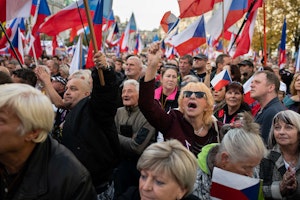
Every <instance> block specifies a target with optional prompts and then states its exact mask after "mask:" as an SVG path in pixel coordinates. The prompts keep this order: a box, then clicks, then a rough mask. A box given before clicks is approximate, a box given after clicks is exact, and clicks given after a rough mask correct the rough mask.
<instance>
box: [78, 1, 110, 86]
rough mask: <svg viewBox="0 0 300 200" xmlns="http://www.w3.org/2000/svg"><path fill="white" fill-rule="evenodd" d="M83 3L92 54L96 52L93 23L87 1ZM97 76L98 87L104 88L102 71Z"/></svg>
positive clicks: (99, 70)
mask: <svg viewBox="0 0 300 200" xmlns="http://www.w3.org/2000/svg"><path fill="white" fill-rule="evenodd" d="M102 1H103V0H102ZM83 2H84V8H85V13H86V16H87V20H88V24H89V27H90V32H91V40H92V44H93V47H94V52H98V47H97V42H96V36H95V31H94V26H93V23H92V18H91V14H90V8H89V4H88V0H84V1H83ZM98 75H99V79H100V85H102V86H104V85H105V81H104V76H103V71H102V69H100V68H99V69H98Z"/></svg>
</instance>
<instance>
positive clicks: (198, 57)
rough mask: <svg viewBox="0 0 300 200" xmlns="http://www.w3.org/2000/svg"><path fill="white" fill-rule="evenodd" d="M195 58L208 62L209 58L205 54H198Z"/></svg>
mask: <svg viewBox="0 0 300 200" xmlns="http://www.w3.org/2000/svg"><path fill="white" fill-rule="evenodd" d="M194 58H196V59H201V60H208V57H207V56H206V55H205V54H203V53H199V54H197V55H196V56H194Z"/></svg>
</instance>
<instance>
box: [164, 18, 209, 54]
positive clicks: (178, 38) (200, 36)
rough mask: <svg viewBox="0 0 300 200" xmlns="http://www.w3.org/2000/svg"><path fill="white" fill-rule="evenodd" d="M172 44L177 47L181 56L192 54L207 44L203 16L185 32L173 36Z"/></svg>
mask: <svg viewBox="0 0 300 200" xmlns="http://www.w3.org/2000/svg"><path fill="white" fill-rule="evenodd" d="M170 43H171V44H172V45H173V46H174V47H175V49H176V51H177V52H178V54H179V55H180V56H182V55H184V54H187V53H190V52H192V51H193V50H194V49H196V48H197V47H199V46H200V45H202V44H204V43H206V33H205V27H204V18H203V16H202V17H199V18H198V19H197V20H196V21H195V22H194V23H192V24H191V25H190V26H189V27H187V28H186V29H185V30H184V31H182V32H181V33H178V34H177V35H175V36H173V37H172V39H171V40H170Z"/></svg>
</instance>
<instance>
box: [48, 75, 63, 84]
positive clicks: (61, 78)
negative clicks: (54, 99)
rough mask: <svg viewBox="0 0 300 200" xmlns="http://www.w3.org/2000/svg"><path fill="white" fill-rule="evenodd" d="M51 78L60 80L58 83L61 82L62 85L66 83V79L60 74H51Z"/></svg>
mask: <svg viewBox="0 0 300 200" xmlns="http://www.w3.org/2000/svg"><path fill="white" fill-rule="evenodd" d="M51 80H52V81H57V82H60V83H61V84H63V85H67V80H66V79H64V78H63V77H62V76H52V77H51Z"/></svg>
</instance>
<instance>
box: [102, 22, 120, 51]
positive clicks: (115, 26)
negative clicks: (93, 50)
mask: <svg viewBox="0 0 300 200" xmlns="http://www.w3.org/2000/svg"><path fill="white" fill-rule="evenodd" d="M117 33H119V28H118V24H117V23H114V24H113V25H112V28H111V29H110V31H109V33H108V36H107V38H106V41H105V42H106V44H108V45H109V46H110V47H112V46H114V45H113V41H114V37H115V36H116V35H117Z"/></svg>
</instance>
